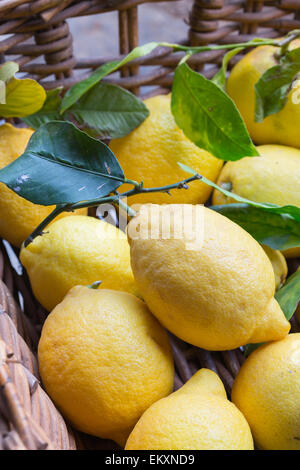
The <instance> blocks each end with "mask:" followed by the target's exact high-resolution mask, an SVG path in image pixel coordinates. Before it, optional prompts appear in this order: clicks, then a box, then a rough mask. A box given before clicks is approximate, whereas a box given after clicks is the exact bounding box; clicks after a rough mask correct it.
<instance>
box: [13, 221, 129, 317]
mask: <svg viewBox="0 0 300 470" xmlns="http://www.w3.org/2000/svg"><path fill="white" fill-rule="evenodd" d="M20 260H21V263H22V264H23V265H24V267H25V268H26V271H27V273H28V275H29V279H30V283H31V286H32V289H33V292H34V295H35V297H36V298H37V299H38V301H39V302H40V303H41V304H42V305H43V306H44V307H45V308H46V309H47V310H49V311H50V310H52V309H53V308H54V307H55V306H56V305H57V304H58V303H59V302H61V301H62V299H63V298H64V296H65V295H66V294H67V292H68V291H69V290H70V289H71V287H74V286H76V285H90V284H92V283H93V282H95V281H102V284H101V287H104V288H108V289H115V290H121V291H126V292H130V293H132V294H136V293H137V289H136V284H135V281H134V278H133V274H132V271H131V267H130V253H129V245H128V242H127V239H126V235H125V234H124V232H122V231H121V230H119V229H118V228H116V227H114V226H113V225H111V224H109V223H107V222H104V221H101V220H99V219H95V218H93V217H88V216H84V215H82V216H76V217H75V216H73V217H72V216H70V217H66V218H64V219H60V220H58V221H56V222H54V223H53V224H52V225H51V226H50V227H49V228H47V231H46V233H45V234H44V235H42V236H39V237H37V238H35V239H34V241H33V242H32V243H30V244H29V245H28V246H27V247H26V248H24V247H23V248H22V250H21V255H20Z"/></svg>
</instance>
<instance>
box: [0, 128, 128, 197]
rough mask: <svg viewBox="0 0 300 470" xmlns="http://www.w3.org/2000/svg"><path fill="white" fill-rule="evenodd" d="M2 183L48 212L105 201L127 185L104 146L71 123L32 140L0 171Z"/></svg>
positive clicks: (43, 131) (42, 132)
mask: <svg viewBox="0 0 300 470" xmlns="http://www.w3.org/2000/svg"><path fill="white" fill-rule="evenodd" d="M0 181H2V182H3V183H5V184H6V185H7V186H8V187H9V188H10V189H12V190H13V191H15V192H16V193H17V194H18V195H19V196H22V197H23V198H25V199H28V200H29V201H31V202H34V203H35V204H42V205H45V206H48V205H60V204H72V203H76V202H80V201H86V200H91V199H97V198H100V197H103V196H106V195H108V194H109V193H110V192H112V191H114V190H116V189H117V188H118V187H119V186H120V185H121V184H122V183H123V182H124V173H123V170H122V168H121V167H120V165H119V163H118V161H117V159H116V157H115V156H114V154H113V153H112V151H111V150H110V149H109V148H108V147H107V146H106V145H105V144H103V143H102V142H100V141H98V140H96V139H93V138H92V137H89V136H88V135H87V134H85V133H84V132H81V131H80V130H78V129H77V128H76V127H75V126H74V125H73V124H71V123H69V122H61V121H52V122H48V123H46V124H44V125H42V126H41V127H40V128H39V129H38V130H37V131H36V132H35V133H34V134H33V135H32V137H31V139H30V141H29V144H28V146H27V148H26V150H25V152H24V153H23V155H21V156H20V157H19V158H17V160H15V161H14V162H12V163H11V164H10V165H8V166H6V167H5V168H3V169H2V170H0Z"/></svg>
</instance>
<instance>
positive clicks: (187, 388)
mask: <svg viewBox="0 0 300 470" xmlns="http://www.w3.org/2000/svg"><path fill="white" fill-rule="evenodd" d="M125 449H126V450H253V439H252V435H251V431H250V428H249V425H248V423H247V421H246V420H245V418H244V416H243V415H242V413H240V411H239V410H238V409H237V408H236V407H235V406H234V405H233V403H231V402H230V401H229V400H227V396H226V392H225V389H224V386H223V384H222V382H221V380H220V379H219V377H218V376H217V374H215V373H214V372H212V371H211V370H209V369H201V370H200V371H198V372H197V373H196V374H195V375H194V376H193V377H192V378H191V379H190V380H189V381H188V382H186V384H185V385H184V386H183V387H182V388H180V389H179V390H177V391H176V392H174V393H172V394H171V395H169V396H168V397H166V398H162V399H161V400H159V401H157V402H156V403H154V404H153V405H152V406H150V408H148V410H147V411H145V413H144V414H143V416H142V417H141V418H140V420H139V421H138V423H137V424H136V426H135V428H134V429H133V431H132V433H131V434H130V436H129V438H128V441H127V443H126V447H125Z"/></svg>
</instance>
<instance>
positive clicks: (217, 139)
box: [171, 63, 259, 160]
mask: <svg viewBox="0 0 300 470" xmlns="http://www.w3.org/2000/svg"><path fill="white" fill-rule="evenodd" d="M171 108H172V113H173V115H174V118H175V121H176V123H177V125H178V126H179V127H180V128H181V129H182V130H183V132H184V133H185V135H186V136H187V137H188V139H190V140H191V141H192V142H194V144H196V145H197V146H198V147H201V148H203V149H205V150H207V151H208V152H210V153H212V154H213V155H214V156H216V157H217V158H220V159H221V160H239V159H240V158H243V157H246V156H248V157H250V156H257V155H259V154H258V152H257V150H256V148H255V147H254V145H253V143H252V141H251V139H250V137H249V134H248V131H247V129H246V126H245V124H244V121H243V119H242V117H241V115H240V113H239V112H238V110H237V108H236V106H235V104H234V103H233V101H232V100H231V98H229V96H228V95H227V94H226V93H224V91H223V90H221V88H219V86H217V85H215V84H214V83H213V82H211V81H210V80H207V79H206V78H205V77H203V76H202V75H200V74H199V73H197V72H194V71H193V70H191V69H190V68H189V66H188V65H187V64H185V63H183V64H181V65H179V66H178V67H177V68H176V71H175V77H174V83H173V89H172V102H171Z"/></svg>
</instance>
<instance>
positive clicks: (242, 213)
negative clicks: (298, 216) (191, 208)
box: [210, 204, 300, 250]
mask: <svg viewBox="0 0 300 470" xmlns="http://www.w3.org/2000/svg"><path fill="white" fill-rule="evenodd" d="M210 209H213V210H215V211H216V212H219V213H220V214H222V215H224V216H225V217H228V219H230V220H232V221H233V222H235V223H237V224H238V225H240V226H241V227H242V228H243V229H244V230H246V231H247V232H248V233H250V235H252V237H253V238H255V240H257V241H258V242H259V243H262V244H263V245H268V246H270V247H271V248H273V249H274V250H287V249H288V248H294V247H296V246H300V221H297V220H294V219H292V218H291V217H289V216H286V215H283V214H274V213H272V212H267V211H266V210H265V209H262V208H258V207H253V206H250V205H249V204H225V205H220V206H211V207H210Z"/></svg>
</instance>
